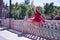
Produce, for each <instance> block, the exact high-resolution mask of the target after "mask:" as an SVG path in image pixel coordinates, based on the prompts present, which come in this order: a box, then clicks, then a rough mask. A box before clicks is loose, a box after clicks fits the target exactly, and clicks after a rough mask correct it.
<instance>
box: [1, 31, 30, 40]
mask: <svg viewBox="0 0 60 40" xmlns="http://www.w3.org/2000/svg"><path fill="white" fill-rule="evenodd" d="M0 40H31V39H29V38H26V37H24V36H21V37H18V35H17V34H15V33H12V32H10V31H8V30H4V31H0Z"/></svg>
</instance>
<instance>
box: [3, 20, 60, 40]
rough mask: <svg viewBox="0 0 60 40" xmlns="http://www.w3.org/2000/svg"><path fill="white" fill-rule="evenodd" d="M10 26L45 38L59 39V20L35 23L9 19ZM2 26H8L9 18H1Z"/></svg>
mask: <svg viewBox="0 0 60 40" xmlns="http://www.w3.org/2000/svg"><path fill="white" fill-rule="evenodd" d="M10 25H11V28H12V29H14V30H17V31H21V32H23V33H30V34H34V35H37V36H41V37H44V38H46V39H50V40H55V39H57V40H58V39H60V20H46V22H45V24H39V25H35V24H33V23H32V22H30V21H24V20H11V21H10ZM2 26H5V27H9V19H4V20H2Z"/></svg>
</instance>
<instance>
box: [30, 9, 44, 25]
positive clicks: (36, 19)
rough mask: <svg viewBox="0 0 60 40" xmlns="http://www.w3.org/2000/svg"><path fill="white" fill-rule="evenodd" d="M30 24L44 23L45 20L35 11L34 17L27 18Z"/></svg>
mask: <svg viewBox="0 0 60 40" xmlns="http://www.w3.org/2000/svg"><path fill="white" fill-rule="evenodd" d="M29 20H30V21H32V22H38V23H41V24H44V23H45V20H44V19H43V18H42V17H41V14H40V13H39V12H38V11H37V10H36V13H35V17H32V18H29Z"/></svg>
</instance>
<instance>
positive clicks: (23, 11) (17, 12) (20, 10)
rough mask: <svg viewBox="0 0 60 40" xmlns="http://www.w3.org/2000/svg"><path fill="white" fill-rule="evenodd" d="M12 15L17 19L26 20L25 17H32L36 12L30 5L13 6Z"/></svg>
mask: <svg viewBox="0 0 60 40" xmlns="http://www.w3.org/2000/svg"><path fill="white" fill-rule="evenodd" d="M12 14H13V17H14V18H15V19H24V16H26V15H28V17H32V16H33V14H34V11H33V10H32V7H31V6H30V5H25V4H18V3H16V4H15V5H14V4H12Z"/></svg>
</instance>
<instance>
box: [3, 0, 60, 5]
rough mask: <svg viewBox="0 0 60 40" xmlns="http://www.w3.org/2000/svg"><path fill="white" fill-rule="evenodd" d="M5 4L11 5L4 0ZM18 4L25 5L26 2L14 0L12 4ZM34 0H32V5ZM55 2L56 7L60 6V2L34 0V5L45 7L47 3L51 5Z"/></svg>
mask: <svg viewBox="0 0 60 40" xmlns="http://www.w3.org/2000/svg"><path fill="white" fill-rule="evenodd" d="M3 2H4V3H5V4H6V3H7V4H8V5H9V0H3ZM16 2H18V3H23V2H24V0H12V4H15V3H16ZM31 2H32V0H30V4H31ZM51 2H54V5H55V6H60V0H34V5H35V6H44V4H45V3H51Z"/></svg>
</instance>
